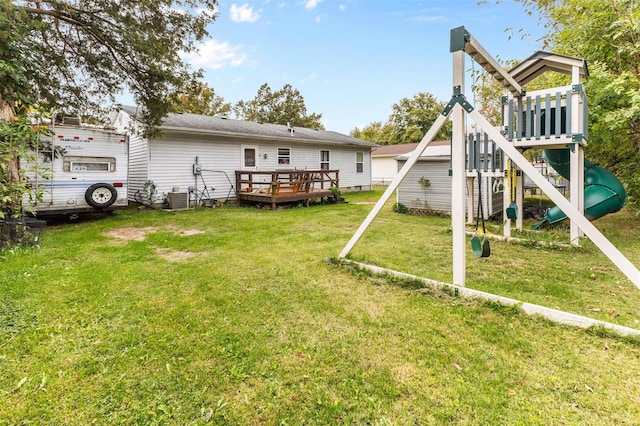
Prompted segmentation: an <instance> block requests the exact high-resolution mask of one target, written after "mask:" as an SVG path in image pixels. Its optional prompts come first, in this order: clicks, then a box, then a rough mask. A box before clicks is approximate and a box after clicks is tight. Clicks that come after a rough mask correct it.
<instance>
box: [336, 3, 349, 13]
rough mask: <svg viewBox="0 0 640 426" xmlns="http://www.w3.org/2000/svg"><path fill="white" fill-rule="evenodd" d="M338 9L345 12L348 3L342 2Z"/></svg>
mask: <svg viewBox="0 0 640 426" xmlns="http://www.w3.org/2000/svg"><path fill="white" fill-rule="evenodd" d="M338 9H340V12H344V11H345V10H347V5H346V4H340V6H338Z"/></svg>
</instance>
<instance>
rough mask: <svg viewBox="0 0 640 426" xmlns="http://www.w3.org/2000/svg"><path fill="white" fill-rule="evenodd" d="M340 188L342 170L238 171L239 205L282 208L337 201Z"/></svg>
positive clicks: (237, 196) (237, 195) (237, 197)
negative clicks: (300, 204) (339, 174)
mask: <svg viewBox="0 0 640 426" xmlns="http://www.w3.org/2000/svg"><path fill="white" fill-rule="evenodd" d="M332 187H333V188H339V179H338V170H278V171H248V170H236V199H237V200H238V204H241V205H242V204H263V205H270V206H271V208H272V209H276V208H277V206H278V205H286V204H293V203H295V202H298V201H303V202H304V204H305V205H307V206H308V205H309V202H310V201H311V200H314V199H319V198H325V197H326V198H334V197H335V193H334V191H333V190H332Z"/></svg>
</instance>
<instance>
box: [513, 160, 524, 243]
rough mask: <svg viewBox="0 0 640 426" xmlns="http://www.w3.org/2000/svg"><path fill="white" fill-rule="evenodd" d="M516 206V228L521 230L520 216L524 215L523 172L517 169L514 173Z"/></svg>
mask: <svg viewBox="0 0 640 426" xmlns="http://www.w3.org/2000/svg"><path fill="white" fill-rule="evenodd" d="M515 202H516V207H517V208H518V216H517V217H516V229H517V230H518V231H522V218H523V217H524V214H523V213H524V212H523V209H524V173H522V170H518V173H517V175H516V199H515Z"/></svg>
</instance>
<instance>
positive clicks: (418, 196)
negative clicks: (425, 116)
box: [395, 141, 504, 218]
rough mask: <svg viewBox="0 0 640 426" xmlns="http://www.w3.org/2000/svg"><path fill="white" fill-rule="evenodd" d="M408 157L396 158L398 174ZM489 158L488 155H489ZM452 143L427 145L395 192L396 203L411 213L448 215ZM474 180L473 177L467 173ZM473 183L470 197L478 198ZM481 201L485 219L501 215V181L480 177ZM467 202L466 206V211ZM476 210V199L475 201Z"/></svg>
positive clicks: (475, 179) (502, 188) (438, 142)
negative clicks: (472, 195) (472, 194)
mask: <svg viewBox="0 0 640 426" xmlns="http://www.w3.org/2000/svg"><path fill="white" fill-rule="evenodd" d="M410 155H411V153H407V154H403V155H399V156H397V157H396V158H395V161H396V163H397V170H398V171H399V170H400V169H401V168H402V167H403V166H404V165H405V163H406V162H407V160H408V158H409V156H410ZM488 155H491V154H488ZM450 169H451V142H450V141H433V142H431V143H429V145H428V146H427V149H426V150H425V152H423V153H422V155H421V156H420V158H419V159H418V161H417V162H416V164H415V165H414V166H413V167H412V168H411V170H409V173H407V175H406V177H405V178H404V180H403V181H402V182H401V183H400V185H399V186H398V190H397V193H396V194H397V195H396V197H397V202H398V203H400V204H403V205H405V206H406V207H407V208H408V209H409V210H410V211H411V212H412V213H415V214H424V213H428V212H437V213H444V214H451V176H450V172H449V171H450ZM469 176H470V177H473V174H472V173H469ZM468 181H469V182H473V185H474V186H475V187H474V190H473V193H474V194H476V195H475V197H477V194H478V187H477V185H478V184H477V182H478V179H477V178H474V179H469V180H468ZM481 182H482V201H483V211H484V216H485V218H489V217H491V216H494V215H496V214H500V213H502V208H503V207H502V205H503V193H502V192H503V190H504V183H503V179H502V177H494V176H491V174H490V173H487V174H486V175H484V176H482V179H481ZM468 201H469V200H468V198H467V202H466V203H465V205H466V206H467V207H468ZM473 205H474V206H477V199H475V200H474V204H473Z"/></svg>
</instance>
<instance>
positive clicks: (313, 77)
mask: <svg viewBox="0 0 640 426" xmlns="http://www.w3.org/2000/svg"><path fill="white" fill-rule="evenodd" d="M317 78H318V74H317V73H316V72H311V74H309V75H308V76H306V77H305V78H303V79H302V80H301V81H300V83H302V84H304V83H306V82H308V81H310V80H316V79H317Z"/></svg>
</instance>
